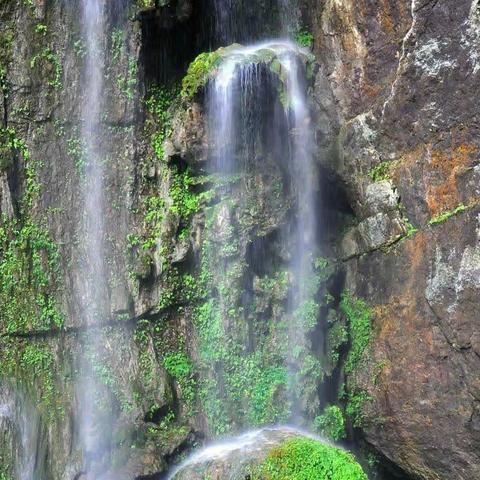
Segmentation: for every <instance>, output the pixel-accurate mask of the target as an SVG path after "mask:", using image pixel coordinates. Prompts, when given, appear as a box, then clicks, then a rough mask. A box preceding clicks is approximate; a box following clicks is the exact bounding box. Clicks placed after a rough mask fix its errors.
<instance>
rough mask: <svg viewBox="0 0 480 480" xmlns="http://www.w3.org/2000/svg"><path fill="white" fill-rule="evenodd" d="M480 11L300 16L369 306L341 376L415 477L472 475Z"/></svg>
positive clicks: (478, 290)
mask: <svg viewBox="0 0 480 480" xmlns="http://www.w3.org/2000/svg"><path fill="white" fill-rule="evenodd" d="M479 18H480V17H479V5H478V2H476V1H473V2H472V1H470V0H468V1H443V2H435V1H427V0H413V1H412V2H409V1H408V2H407V1H401V2H388V1H387V2H380V3H378V4H375V6H374V5H373V4H370V3H369V2H362V1H361V2H352V1H349V0H345V1H326V2H323V8H322V10H321V12H317V14H316V15H314V16H313V17H311V21H312V25H313V26H314V27H313V28H314V30H315V38H316V53H317V58H319V59H320V63H321V64H322V65H324V66H325V69H326V71H327V76H328V79H329V81H330V85H331V86H332V89H333V92H334V96H335V98H336V99H337V102H338V103H337V104H338V107H339V108H338V110H337V113H338V115H339V117H340V124H341V128H340V130H339V145H340V147H339V157H338V163H336V165H335V166H334V167H333V168H334V169H335V170H336V171H337V173H338V174H339V175H340V177H341V178H342V180H343V181H344V182H345V184H346V185H347V194H348V196H349V198H350V202H351V206H352V208H353V210H354V212H355V215H356V218H357V222H358V224H357V225H356V226H354V227H353V228H352V230H351V231H349V232H347V233H346V235H345V237H344V239H343V242H342V252H341V254H340V255H343V258H344V259H345V260H344V265H345V269H346V272H347V277H346V287H347V288H348V289H349V290H350V291H352V292H355V293H356V294H357V295H359V296H361V297H363V298H366V299H367V301H368V303H369V304H370V305H371V306H372V308H373V325H374V329H373V336H372V339H371V341H370V346H369V348H368V352H367V353H366V355H365V364H364V366H363V367H362V368H359V369H358V371H357V372H356V373H355V374H354V375H352V376H351V378H349V379H348V380H347V382H350V384H357V385H361V386H362V388H365V390H366V391H367V392H368V395H369V398H370V400H369V401H367V402H366V403H365V407H364V409H365V412H364V413H365V415H366V418H365V424H364V426H363V432H364V434H365V436H366V439H367V441H368V442H370V443H372V444H373V445H375V446H376V447H377V448H378V449H379V450H380V451H381V452H382V453H384V454H385V455H386V456H387V457H388V458H390V459H391V460H393V461H394V462H395V463H397V464H398V465H401V466H402V467H403V468H404V469H405V470H406V471H407V472H410V473H412V474H414V475H416V476H418V477H419V478H425V479H447V478H462V479H463V478H465V479H466V478H472V477H477V476H479V475H480V461H479V456H478V448H479V441H480V431H479V428H478V412H479V407H480V404H479V396H478V374H477V372H478V369H479V366H480V365H479V356H478V335H479V323H478V319H479V314H478V299H479V298H480V297H479V294H480V276H479V274H478V268H479V254H480V243H479V242H480V237H479V233H480V224H479V218H480V217H479V214H480V206H479V200H480V198H479V193H480V191H479V187H478V186H479V183H478V180H479V171H480V170H479V168H480V167H479V160H478V159H479V156H478V152H479V142H478V126H477V119H478V115H479V110H478V104H477V102H475V101H474V100H472V98H473V97H472V92H473V91H474V89H475V87H474V85H475V83H477V82H478V74H479V70H480V69H479V67H478V59H477V53H476V52H477V50H478V38H479V37H478V35H479V33H480V29H479V26H480V23H479V21H480V20H479ZM318 95H322V93H321V92H319V93H318ZM445 212H447V213H445ZM442 213H444V215H443V216H442ZM454 213H455V214H454Z"/></svg>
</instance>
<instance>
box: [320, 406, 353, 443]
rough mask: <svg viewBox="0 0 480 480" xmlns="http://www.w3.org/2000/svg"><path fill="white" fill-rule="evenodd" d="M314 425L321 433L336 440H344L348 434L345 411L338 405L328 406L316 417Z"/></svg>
mask: <svg viewBox="0 0 480 480" xmlns="http://www.w3.org/2000/svg"><path fill="white" fill-rule="evenodd" d="M314 425H315V428H316V430H317V431H318V432H319V433H321V434H322V435H324V436H325V437H327V438H331V439H332V440H334V441H338V440H342V439H343V438H345V437H346V435H347V433H346V431H345V418H344V417H343V412H342V410H341V409H340V407H338V406H336V405H329V406H327V407H326V408H325V410H324V411H323V413H322V415H319V416H318V417H316V418H315V420H314Z"/></svg>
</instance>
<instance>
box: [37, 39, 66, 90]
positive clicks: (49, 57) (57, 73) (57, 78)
mask: <svg viewBox="0 0 480 480" xmlns="http://www.w3.org/2000/svg"><path fill="white" fill-rule="evenodd" d="M39 64H42V65H43V66H44V68H45V69H46V71H52V72H53V77H52V78H50V80H48V82H47V83H48V85H50V86H51V87H53V88H54V89H55V90H59V89H60V88H62V75H63V68H62V64H61V62H60V59H59V58H58V55H57V54H56V53H55V52H54V51H53V50H52V49H51V48H45V49H43V50H42V51H41V52H40V53H37V54H36V55H35V56H34V57H33V58H32V60H31V61H30V68H32V69H33V68H35V67H36V66H37V65H39Z"/></svg>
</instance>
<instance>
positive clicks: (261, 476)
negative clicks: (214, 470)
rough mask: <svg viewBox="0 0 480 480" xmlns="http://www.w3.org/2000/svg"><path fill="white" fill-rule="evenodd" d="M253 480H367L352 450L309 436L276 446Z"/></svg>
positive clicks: (257, 470)
mask: <svg viewBox="0 0 480 480" xmlns="http://www.w3.org/2000/svg"><path fill="white" fill-rule="evenodd" d="M252 478H253V480H367V476H366V474H365V473H364V472H363V470H362V467H361V466H360V465H359V464H358V463H357V462H356V461H355V458H354V456H353V455H352V454H351V453H348V452H345V451H343V450H341V449H339V448H335V447H331V446H329V445H324V444H322V443H320V442H318V441H316V440H312V439H308V438H293V439H291V440H287V441H286V442H284V443H283V444H282V445H280V446H279V447H276V448H274V449H272V450H271V451H270V452H269V454H268V457H267V459H266V460H265V461H264V463H263V464H262V465H261V466H260V467H259V468H258V469H256V471H255V473H254V474H253V476H252Z"/></svg>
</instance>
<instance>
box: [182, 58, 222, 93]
mask: <svg viewBox="0 0 480 480" xmlns="http://www.w3.org/2000/svg"><path fill="white" fill-rule="evenodd" d="M220 58H221V57H220V54H219V53H218V52H206V53H201V54H200V55H198V57H197V58H195V60H194V61H193V62H192V63H191V64H190V66H189V67H188V71H187V75H186V76H185V77H184V78H183V81H182V91H181V95H182V98H185V99H192V98H193V97H194V96H195V94H196V93H197V92H198V90H199V89H200V88H201V87H203V86H205V84H206V83H207V81H208V77H209V75H210V73H211V72H212V70H213V69H215V68H216V67H217V66H218V65H219V63H220Z"/></svg>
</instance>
